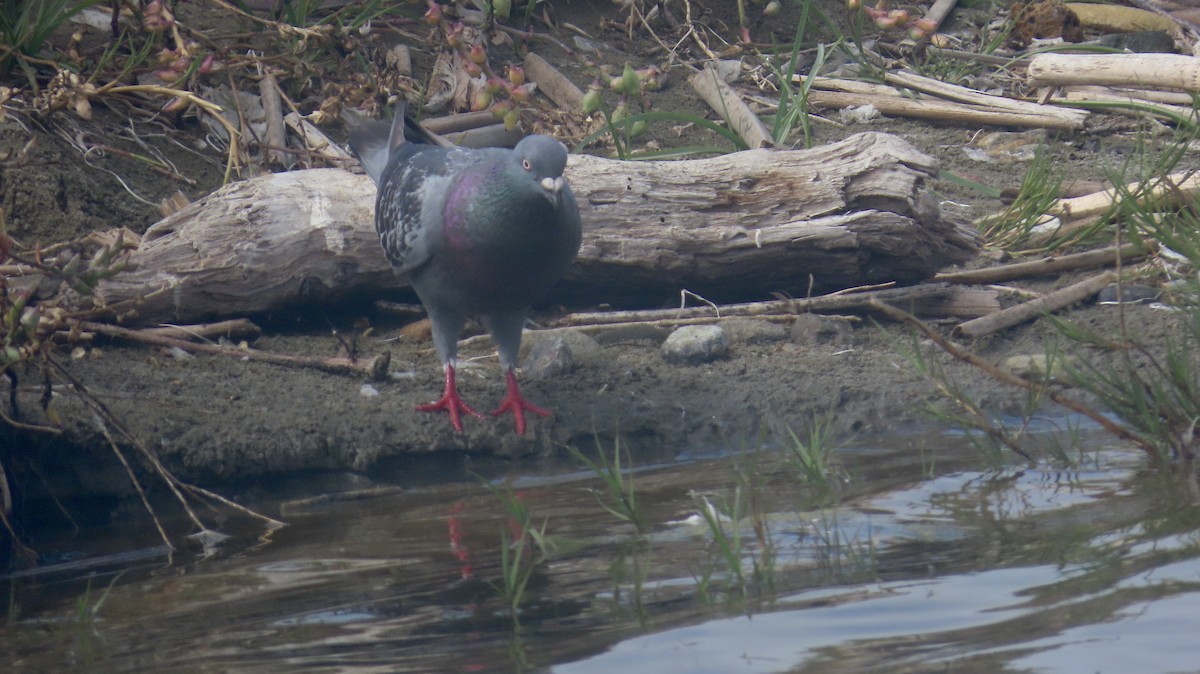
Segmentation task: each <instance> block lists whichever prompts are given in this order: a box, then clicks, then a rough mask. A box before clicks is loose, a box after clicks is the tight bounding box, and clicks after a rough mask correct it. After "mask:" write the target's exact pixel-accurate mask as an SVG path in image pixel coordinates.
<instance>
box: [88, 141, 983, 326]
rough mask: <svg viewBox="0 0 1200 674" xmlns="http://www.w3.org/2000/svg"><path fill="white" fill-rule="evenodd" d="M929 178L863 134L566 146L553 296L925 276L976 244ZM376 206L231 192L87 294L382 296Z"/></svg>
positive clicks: (347, 181) (362, 200)
mask: <svg viewBox="0 0 1200 674" xmlns="http://www.w3.org/2000/svg"><path fill="white" fill-rule="evenodd" d="M935 171H936V160H934V159H932V158H931V157H929V156H927V155H925V154H923V153H921V152H920V151H918V150H917V149H915V148H913V147H912V146H911V145H909V144H908V143H906V142H905V141H903V140H901V139H899V138H897V137H895V136H891V135H887V134H883V133H874V132H871V133H862V134H857V135H855V136H851V137H849V138H847V139H845V140H843V141H840V142H837V143H833V144H830V145H826V146H823V147H818V148H814V149H811V150H793V151H772V150H751V151H746V152H738V153H734V154H729V155H724V156H720V157H714V158H710V159H699V160H691V161H676V162H619V161H614V160H607V159H601V158H598V157H592V156H585V155H573V156H572V157H571V158H570V163H569V165H568V167H567V177H568V179H569V180H570V181H571V184H572V187H573V189H574V191H575V194H576V197H577V199H578V201H579V204H580V210H581V211H582V216H583V223H584V241H583V248H582V250H581V251H580V255H579V261H578V263H577V264H576V265H575V267H574V268H573V269H572V271H571V272H570V274H569V276H568V278H567V279H565V280H564V281H563V282H562V283H561V284H560V286H559V288H558V289H557V290H556V298H557V299H559V300H560V301H575V302H589V303H596V302H608V303H621V304H627V305H636V304H639V303H641V304H646V303H657V302H659V301H660V300H662V299H664V298H668V297H672V296H674V297H677V296H678V294H679V291H680V290H681V289H684V288H686V289H688V290H691V291H694V292H697V293H701V294H703V295H705V296H706V297H708V298H709V299H711V300H713V301H717V302H730V301H739V300H745V299H762V298H763V297H764V296H767V295H768V294H769V293H771V292H783V293H788V294H791V295H793V296H796V297H803V296H807V295H809V294H810V293H812V292H823V291H829V290H836V289H839V288H845V287H849V286H855V285H861V284H869V283H880V282H886V281H898V282H900V283H914V282H917V281H921V280H923V279H926V278H929V277H931V276H932V275H933V274H934V273H936V272H937V271H938V270H939V269H942V268H943V267H946V266H948V265H951V264H954V263H957V262H961V261H963V260H965V259H968V258H970V257H971V256H972V255H973V254H974V253H975V251H976V246H977V241H976V238H975V235H974V233H973V232H972V231H971V230H969V229H968V228H966V227H964V226H963V225H962V224H960V223H959V222H956V221H954V220H952V219H949V218H947V217H944V216H943V215H942V214H941V213H940V212H939V209H938V206H937V204H936V202H934V200H933V199H932V198H931V197H930V196H929V195H928V193H927V192H926V189H925V182H926V180H928V179H929V178H930V177H931V176H932V175H934V173H935ZM374 199H375V189H374V186H373V185H372V184H371V181H370V180H369V179H368V178H367V177H366V176H362V175H357V174H353V173H350V172H348V171H343V170H339V169H315V170H308V171H292V172H288V173H277V174H271V175H266V176H261V177H258V178H253V179H250V180H246V181H243V182H239V183H234V184H230V185H227V186H226V187H224V188H222V189H220V190H218V191H216V192H214V193H213V194H211V195H209V196H208V197H206V198H204V199H201V200H200V201H197V202H196V203H194V204H192V205H190V206H189V207H187V208H185V209H183V210H182V211H180V212H178V213H175V214H173V215H171V216H169V217H167V218H165V219H163V220H162V221H160V222H158V223H156V224H155V225H153V226H151V227H150V229H149V230H147V232H146V234H145V236H144V237H143V239H142V242H141V245H140V246H139V247H138V249H137V250H135V251H134V252H133V253H132V256H131V259H130V266H129V269H128V270H127V271H125V272H123V273H122V274H119V275H117V276H116V277H114V278H112V279H109V280H108V281H106V282H104V283H103V284H102V285H101V286H100V289H99V292H98V297H99V298H100V300H101V301H102V302H104V303H106V304H108V305H110V306H112V305H117V303H124V304H125V305H126V306H128V305H129V304H130V303H133V304H134V306H135V309H134V312H133V313H129V314H127V315H126V317H125V319H124V320H127V321H128V322H131V323H143V324H144V323H159V322H180V321H194V320H198V319H203V318H211V317H215V316H230V315H247V314H255V313H260V312H268V311H274V310H278V309H281V308H284V307H288V306H296V305H313V304H314V303H317V304H318V305H319V304H320V303H332V302H339V301H343V300H345V299H347V298H350V297H375V296H379V295H380V294H381V291H387V290H389V289H394V288H397V287H400V286H403V285H404V280H403V279H400V278H396V277H395V276H394V275H393V274H392V272H391V270H390V269H389V267H388V264H387V262H386V261H385V260H384V257H383V254H382V252H381V251H380V250H379V244H378V242H377V239H376V235H375V231H374V226H373V219H372V218H373V210H374ZM139 298H141V299H140V300H139Z"/></svg>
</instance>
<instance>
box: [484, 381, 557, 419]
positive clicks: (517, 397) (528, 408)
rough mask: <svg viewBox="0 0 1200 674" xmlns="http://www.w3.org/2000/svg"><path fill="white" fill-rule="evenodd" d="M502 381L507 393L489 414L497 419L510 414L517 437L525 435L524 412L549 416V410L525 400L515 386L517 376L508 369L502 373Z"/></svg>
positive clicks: (518, 388)
mask: <svg viewBox="0 0 1200 674" xmlns="http://www.w3.org/2000/svg"><path fill="white" fill-rule="evenodd" d="M504 381H505V383H506V384H507V385H508V392H507V393H505V394H504V399H503V400H501V401H500V406H499V407H497V408H496V409H494V410H492V411H491V412H490V414H491V415H492V416H494V417H498V416H500V415H501V414H504V413H505V412H512V415H513V421H514V422H515V423H516V426H517V435H525V412H532V413H534V414H536V415H538V416H542V417H548V416H550V410H548V409H546V408H544V407H538V406H537V405H534V404H533V403H531V402H529V401H528V400H525V398H524V397H523V396H522V395H521V389H520V387H518V386H517V375H516V374H514V373H513V371H512V370H511V369H510V370H508V371H507V372H505V373H504Z"/></svg>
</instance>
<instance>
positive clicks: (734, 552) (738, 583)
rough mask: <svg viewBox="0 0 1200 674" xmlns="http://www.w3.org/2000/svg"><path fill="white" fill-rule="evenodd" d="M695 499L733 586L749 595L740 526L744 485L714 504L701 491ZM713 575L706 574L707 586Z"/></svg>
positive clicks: (694, 496)
mask: <svg viewBox="0 0 1200 674" xmlns="http://www.w3.org/2000/svg"><path fill="white" fill-rule="evenodd" d="M693 499H694V500H695V502H696V505H697V507H699V509H700V515H701V517H703V518H704V523H705V524H706V525H708V531H709V534H710V535H711V537H712V546H713V549H714V551H715V553H716V555H717V557H718V558H719V559H721V560H722V561H723V562H724V566H725V570H726V574H727V577H728V579H729V585H730V587H731V589H736V590H737V591H738V592H739V593H740V594H741V595H742V596H743V597H744V596H746V595H747V594H748V593H749V588H748V586H747V583H746V577H745V574H744V573H743V572H742V532H741V529H740V527H741V521H742V518H743V517H744V515H745V512H744V510H745V507H746V499H745V494H744V492H743V491H742V488H741V486H740V485H739V486H737V487H735V488H734V490H733V498H732V499H729V498H727V497H724V496H722V497H721V498H720V499H719V500H717V502H716V503H713V501H712V500H710V499H709V498H708V497H707V496H705V495H702V494H696V495H693ZM726 523H728V529H726ZM710 576H711V571H710V572H709V573H708V574H706V578H705V583H704V585H705V587H707V585H708V582H709V578H710ZM705 593H707V592H705Z"/></svg>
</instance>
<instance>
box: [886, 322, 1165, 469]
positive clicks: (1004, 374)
mask: <svg viewBox="0 0 1200 674" xmlns="http://www.w3.org/2000/svg"><path fill="white" fill-rule="evenodd" d="M873 308H875V309H877V310H878V311H880V312H882V313H884V314H885V315H887V316H890V317H891V318H893V319H895V320H897V321H900V322H903V323H908V324H909V325H912V326H913V327H915V328H917V329H918V330H920V331H921V333H922V334H924V335H925V336H926V337H928V338H929V339H930V341H932V342H933V343H934V344H937V345H938V347H939V348H941V349H942V350H943V351H945V352H946V353H948V354H950V355H951V356H953V357H954V358H955V359H957V360H960V361H962V362H964V363H967V364H968V365H973V366H975V367H977V368H979V369H980V370H983V371H984V372H985V373H986V374H987V375H989V376H990V377H992V378H993V379H995V380H996V381H999V382H1001V383H1004V384H1009V385H1011V386H1016V387H1017V388H1022V389H1025V390H1027V391H1033V390H1035V386H1036V385H1035V384H1034V383H1033V382H1030V381H1027V380H1025V379H1022V378H1021V377H1018V376H1017V375H1015V374H1013V373H1011V372H1009V371H1007V370H1002V369H1000V368H998V367H996V366H995V365H993V364H992V363H990V362H988V361H987V360H985V359H983V358H981V357H979V356H978V355H976V354H974V353H971V352H970V351H966V350H964V349H963V348H961V347H959V346H958V345H956V344H954V343H953V342H951V341H950V340H948V339H946V338H945V337H943V336H942V335H941V334H940V333H938V332H937V331H936V330H934V329H933V328H931V327H929V325H927V324H926V323H925V322H924V321H922V320H920V319H918V318H917V317H915V316H913V315H912V314H909V313H908V312H906V311H901V310H900V309H897V308H896V307H893V306H891V305H888V304H884V303H883V302H875V303H874V305H873ZM1046 395H1047V396H1048V397H1049V398H1050V399H1051V400H1053V401H1054V402H1056V403H1058V404H1059V405H1062V406H1063V407H1065V408H1067V409H1069V410H1071V411H1072V412H1078V413H1079V414H1082V415H1084V416H1085V417H1087V418H1089V419H1091V420H1092V421H1095V422H1096V423H1098V424H1100V425H1101V426H1102V427H1103V428H1104V430H1106V431H1108V432H1109V433H1112V434H1113V435H1114V436H1116V437H1118V438H1120V439H1122V440H1127V441H1129V442H1132V443H1134V444H1136V445H1137V446H1139V447H1141V448H1142V449H1143V450H1145V451H1147V452H1153V451H1154V446H1153V445H1152V444H1150V443H1149V442H1148V441H1147V440H1146V439H1145V438H1143V437H1142V436H1140V435H1138V434H1137V433H1134V432H1133V431H1130V430H1129V429H1127V428H1125V427H1123V426H1121V425H1119V424H1117V423H1116V422H1114V421H1112V420H1111V419H1109V418H1108V417H1106V416H1104V415H1103V414H1101V413H1100V412H1098V411H1097V410H1095V409H1092V408H1091V407H1088V406H1087V405H1084V404H1083V403H1081V402H1079V401H1077V400H1074V399H1072V398H1069V397H1067V396H1065V395H1063V394H1061V393H1059V392H1057V391H1046Z"/></svg>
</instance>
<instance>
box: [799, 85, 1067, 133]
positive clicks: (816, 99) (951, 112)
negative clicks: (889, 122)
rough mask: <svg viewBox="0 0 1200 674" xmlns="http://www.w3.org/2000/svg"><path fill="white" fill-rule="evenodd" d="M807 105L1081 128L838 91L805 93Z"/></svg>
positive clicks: (1042, 118) (1057, 119)
mask: <svg viewBox="0 0 1200 674" xmlns="http://www.w3.org/2000/svg"><path fill="white" fill-rule="evenodd" d="M808 102H809V104H811V105H813V106H815V107H819V108H838V109H841V108H848V107H859V106H863V105H874V106H875V107H876V108H877V109H878V110H879V111H880V112H882V113H883V114H885V115H892V116H898V117H915V118H918V119H937V120H943V121H950V122H969V123H972V124H994V125H997V126H1021V127H1033V128H1037V129H1042V128H1045V129H1058V130H1064V131H1078V130H1080V129H1082V128H1083V118H1080V119H1068V118H1063V117H1061V116H1057V115H1052V114H1030V113H1025V112H1014V111H1011V110H997V109H995V108H991V107H987V108H985V107H981V106H978V105H967V104H963V103H952V102H949V101H934V100H921V101H914V100H912V99H908V98H901V97H899V96H891V97H881V96H873V95H863V94H854V93H843V92H838V91H809V92H808Z"/></svg>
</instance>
